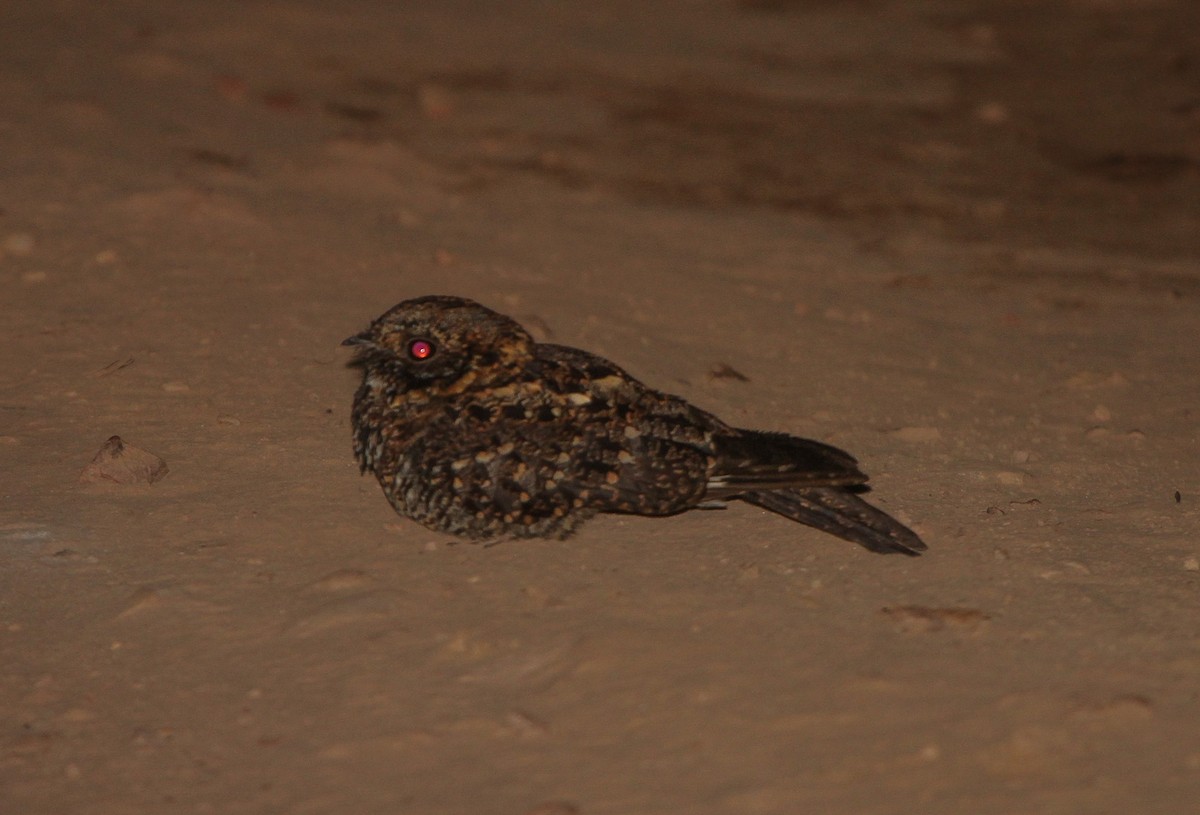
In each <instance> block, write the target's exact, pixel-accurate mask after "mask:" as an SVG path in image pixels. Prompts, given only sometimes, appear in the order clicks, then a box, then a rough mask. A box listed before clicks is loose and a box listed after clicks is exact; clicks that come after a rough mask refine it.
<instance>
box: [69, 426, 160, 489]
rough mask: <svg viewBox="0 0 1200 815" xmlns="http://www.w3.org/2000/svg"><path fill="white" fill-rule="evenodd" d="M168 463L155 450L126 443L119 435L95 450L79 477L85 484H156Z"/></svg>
mask: <svg viewBox="0 0 1200 815" xmlns="http://www.w3.org/2000/svg"><path fill="white" fill-rule="evenodd" d="M168 472H169V471H168V469H167V462H165V461H164V460H163V459H161V458H159V457H158V456H156V455H154V454H153V453H151V452H149V451H146V450H143V449H141V448H140V447H134V446H133V445H131V444H126V443H125V442H124V440H123V439H122V438H121V437H120V436H112V437H110V438H109V440H108V441H106V442H105V443H104V446H103V447H101V448H100V451H99V452H97V453H96V456H95V458H93V459H92V460H91V463H89V464H88V465H87V466H86V467H84V468H83V472H82V473H80V475H79V480H80V481H81V482H83V483H85V484H96V483H99V482H102V481H111V482H114V483H116V484H153V483H154V482H155V481H159V480H161V479H162V478H164V477H166V475H167V473H168Z"/></svg>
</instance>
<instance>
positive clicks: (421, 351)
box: [408, 340, 433, 359]
mask: <svg viewBox="0 0 1200 815" xmlns="http://www.w3.org/2000/svg"><path fill="white" fill-rule="evenodd" d="M408 355H409V356H410V357H412V358H413V359H429V358H430V357H431V356H433V343H431V342H429V341H428V340H413V341H412V342H410V343H409V344H408Z"/></svg>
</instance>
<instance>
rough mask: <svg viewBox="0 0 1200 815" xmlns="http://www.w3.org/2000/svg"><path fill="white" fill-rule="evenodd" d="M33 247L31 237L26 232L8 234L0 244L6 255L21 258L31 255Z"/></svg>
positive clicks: (33, 243) (33, 242)
mask: <svg viewBox="0 0 1200 815" xmlns="http://www.w3.org/2000/svg"><path fill="white" fill-rule="evenodd" d="M35 245H36V241H34V239H33V235H30V234H29V233H28V232H10V233H9V234H8V235H6V236H5V237H4V243H3V244H0V246H2V247H3V249H4V251H5V252H7V253H8V254H10V255H18V256H22V257H23V256H25V255H32V254H33V247H34V246H35Z"/></svg>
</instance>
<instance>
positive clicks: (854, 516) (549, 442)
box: [342, 296, 925, 555]
mask: <svg viewBox="0 0 1200 815" xmlns="http://www.w3.org/2000/svg"><path fill="white" fill-rule="evenodd" d="M342 344H343V345H350V346H354V347H355V348H356V349H357V351H358V355H357V357H356V363H357V364H358V365H360V366H361V367H362V369H363V374H364V375H363V382H362V385H361V387H359V389H358V393H357V395H356V396H355V398H354V410H353V415H352V422H353V428H354V453H355V456H356V458H357V459H358V463H359V466H360V468H361V470H362V472H364V473H366V472H367V471H368V470H369V471H371V472H372V473H374V474H375V477H376V478H377V479H378V480H379V483H380V485H381V486H382V487H383V492H384V494H385V495H386V496H387V498H388V500H389V501H390V502H391V504H392V506H393V507H394V508H395V510H396V511H397V512H398V513H400V514H401V515H404V516H407V517H409V518H412V519H413V520H415V521H418V522H419V523H422V524H424V525H425V526H427V527H429V528H430V529H434V530H437V531H440V532H448V533H451V534H455V535H461V536H464V537H467V538H474V539H488V538H498V537H504V536H512V537H519V538H520V537H552V538H565V537H567V536H568V535H570V534H571V533H572V532H573V531H574V530H575V529H577V528H578V527H579V525H580V524H581V523H583V522H584V521H586V520H587V519H588V518H590V517H592V516H593V515H595V514H596V513H599V512H616V513H630V514H635V515H673V514H675V513H678V512H683V511H684V510H688V509H693V508H697V507H699V508H713V507H720V506H722V505H723V503H724V502H725V501H727V500H732V499H737V500H740V501H745V502H746V503H749V504H754V505H755V506H759V507H762V508H764V509H768V510H771V511H772V512H776V513H779V514H780V515H783V516H785V517H787V518H791V519H792V520H794V521H799V522H800V523H803V524H808V525H809V526H813V527H816V528H818V529H821V530H824V531H826V532H830V533H832V534H834V535H837V536H838V537H841V538H844V539H846V540H849V541H853V542H855V543H858V544H861V545H862V546H864V547H866V548H867V549H870V550H871V551H873V552H880V553H889V552H901V553H903V554H906V555H916V554H919V553H920V552H921V551H922V550H924V549H925V544H924V543H922V542H921V540H920V538H918V537H917V535H916V534H915V533H914V532H913V531H912V530H910V529H908V528H907V527H905V526H904V525H903V524H901V523H900V522H898V521H896V520H895V519H893V518H891V517H890V516H888V515H887V514H885V513H883V512H881V511H880V510H878V509H876V508H875V507H873V506H871V505H870V504H868V503H866V502H865V501H863V500H862V498H860V497H859V496H858V493H860V492H863V491H865V489H866V488H865V486H864V485H865V483H866V480H867V476H866V475H864V474H863V473H862V472H861V471H860V470H859V469H858V466H857V462H856V461H855V460H854V458H853V457H851V456H850V455H849V454H848V453H845V452H843V451H841V450H839V449H837V448H836V447H830V446H829V445H826V444H821V443H820V442H816V441H810V440H808V439H802V438H797V437H795V436H789V435H786V434H783V433H769V432H762V431H757V430H743V429H739V428H736V427H731V426H730V425H727V424H726V423H725V422H723V421H721V420H720V419H718V418H717V417H716V416H713V415H712V414H710V413H706V412H705V411H703V410H700V409H699V408H697V407H694V406H693V405H691V404H689V403H688V402H686V401H685V400H684V399H682V398H680V397H678V396H672V395H670V394H666V393H661V392H659V391H656V390H654V389H652V388H649V387H647V386H646V385H643V384H642V383H641V382H639V381H638V380H636V379H634V378H633V377H632V376H630V375H629V374H627V373H626V372H625V371H623V370H622V369H621V368H619V367H618V366H616V365H614V364H613V363H611V362H609V361H608V360H606V359H603V358H601V357H598V356H596V355H595V354H590V353H588V352H586V351H581V350H579V349H576V348H568V347H566V346H563V345H553V344H550V343H538V342H535V341H534V340H533V338H532V337H531V336H530V335H529V333H528V332H527V331H525V329H523V328H522V327H521V326H520V325H519V324H518V323H517V322H516V321H515V320H513V319H511V318H509V317H506V316H504V315H503V314H499V313H497V312H495V311H492V310H491V309H488V308H485V307H484V306H481V305H480V304H478V303H476V302H473V301H471V300H466V299H464V298H460V297H444V296H429V297H419V298H416V299H413V300H406V301H404V302H403V303H400V304H399V305H397V306H395V307H394V308H392V309H391V310H389V311H388V312H386V313H385V314H383V315H382V316H381V317H379V318H378V319H376V320H375V321H374V322H373V323H371V326H370V327H369V328H368V329H367V330H366V331H363V332H362V333H361V334H355V335H354V336H353V337H350V338H348V339H347V340H345V342H343V343H342Z"/></svg>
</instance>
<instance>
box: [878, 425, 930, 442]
mask: <svg viewBox="0 0 1200 815" xmlns="http://www.w3.org/2000/svg"><path fill="white" fill-rule="evenodd" d="M891 435H892V436H893V437H895V438H897V439H899V440H900V441H906V442H909V443H912V444H929V443H930V442H935V441H939V440H940V439H941V438H942V431H940V430H938V429H937V428H936V427H901V428H898V429H896V430H893V431H892V432H891Z"/></svg>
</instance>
